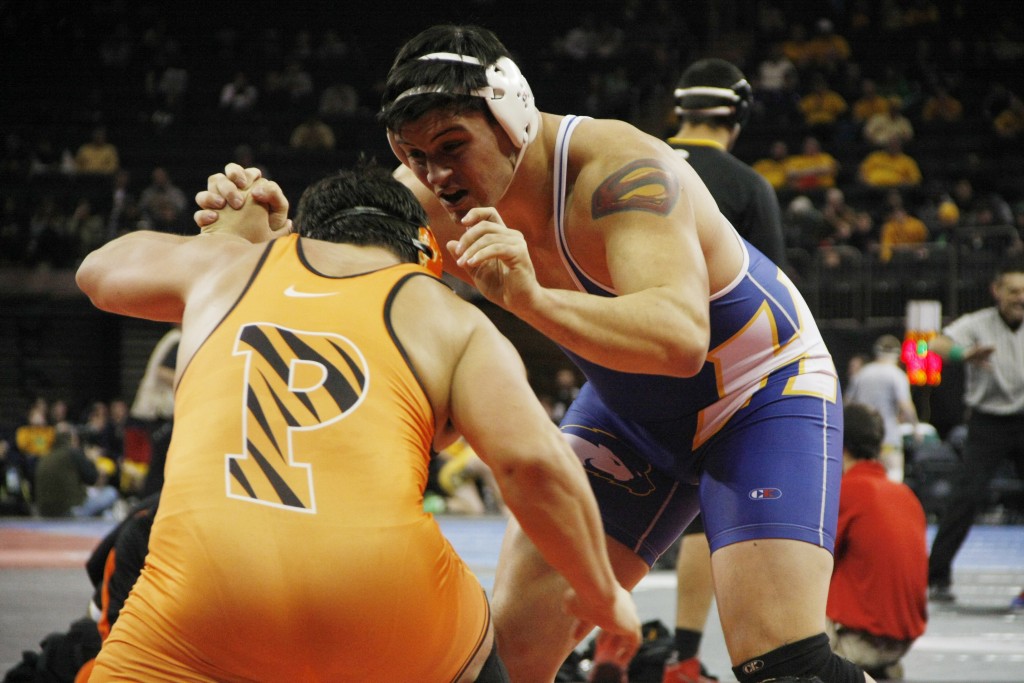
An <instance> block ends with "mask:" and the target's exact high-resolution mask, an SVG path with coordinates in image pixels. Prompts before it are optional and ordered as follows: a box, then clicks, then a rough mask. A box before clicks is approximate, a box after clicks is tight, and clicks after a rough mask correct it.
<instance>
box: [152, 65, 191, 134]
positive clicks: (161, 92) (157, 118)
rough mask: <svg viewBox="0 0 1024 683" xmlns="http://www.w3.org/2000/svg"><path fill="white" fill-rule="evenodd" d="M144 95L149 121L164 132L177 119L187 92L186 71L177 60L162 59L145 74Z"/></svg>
mask: <svg viewBox="0 0 1024 683" xmlns="http://www.w3.org/2000/svg"><path fill="white" fill-rule="evenodd" d="M144 87H145V91H146V95H147V96H148V97H149V100H150V103H151V106H152V113H151V114H150V120H151V122H152V123H153V125H154V126H155V127H156V129H157V130H164V129H165V128H167V127H168V126H170V125H171V124H172V123H174V121H175V120H176V119H177V117H178V115H179V114H180V113H181V110H182V107H183V106H184V99H185V93H186V92H187V91H188V71H187V70H186V69H185V68H184V67H183V66H182V65H181V62H180V61H179V60H178V59H177V58H173V59H172V58H170V57H168V58H167V59H162V60H161V62H160V63H159V64H158V65H155V68H153V69H150V71H149V72H148V73H147V74H146V81H145V86H144Z"/></svg>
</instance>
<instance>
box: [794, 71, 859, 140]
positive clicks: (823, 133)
mask: <svg viewBox="0 0 1024 683" xmlns="http://www.w3.org/2000/svg"><path fill="white" fill-rule="evenodd" d="M848 108H849V106H848V105H847V103H846V100H845V99H844V98H843V96H842V95H840V94H839V93H838V92H836V91H835V90H833V89H832V88H831V87H830V86H829V83H828V80H827V79H826V78H825V76H824V75H823V74H821V73H815V74H814V75H813V76H812V77H811V83H810V90H809V91H808V92H807V94H806V95H804V96H803V97H801V98H800V111H801V112H802V113H803V116H804V124H805V125H806V126H807V128H808V130H809V131H810V132H811V134H812V135H815V136H817V137H820V138H823V139H826V140H831V139H832V136H833V134H834V133H835V129H836V124H837V123H838V122H839V119H840V117H842V116H843V115H844V114H845V113H846V110H847V109H848Z"/></svg>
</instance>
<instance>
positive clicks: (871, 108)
mask: <svg viewBox="0 0 1024 683" xmlns="http://www.w3.org/2000/svg"><path fill="white" fill-rule="evenodd" d="M892 106H893V102H892V100H891V99H890V98H888V97H886V96H885V95H883V94H881V93H880V92H878V83H876V82H875V80H874V79H873V78H865V79H864V80H862V81H861V82H860V97H858V98H857V99H856V100H854V102H853V109H852V111H851V112H850V118H851V119H852V120H853V122H854V123H855V124H857V125H858V126H863V125H864V124H865V123H867V121H868V119H870V118H871V117H872V116H874V115H875V114H887V113H889V110H890V109H891V108H892Z"/></svg>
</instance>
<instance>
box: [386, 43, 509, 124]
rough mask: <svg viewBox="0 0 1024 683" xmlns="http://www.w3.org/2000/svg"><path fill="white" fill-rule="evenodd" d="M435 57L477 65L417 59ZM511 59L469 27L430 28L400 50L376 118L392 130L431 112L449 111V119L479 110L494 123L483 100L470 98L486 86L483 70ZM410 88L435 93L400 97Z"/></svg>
mask: <svg viewBox="0 0 1024 683" xmlns="http://www.w3.org/2000/svg"><path fill="white" fill-rule="evenodd" d="M435 52H450V53H453V54H457V55H466V56H469V57H475V58H477V59H478V60H480V64H469V63H464V62H457V61H448V60H421V59H419V58H420V57H422V56H424V55H429V54H432V53H435ZM511 56H512V55H511V54H510V53H509V51H508V49H507V48H506V47H505V46H504V45H503V44H502V43H501V41H500V40H498V37H497V36H496V35H494V33H493V32H491V31H489V30H488V29H485V28H481V27H479V26H472V25H465V26H456V25H453V24H439V25H437V26H431V27H430V28H428V29H426V30H424V31H422V32H421V33H419V34H418V35H416V36H415V37H413V38H412V39H410V40H409V41H408V42H407V43H406V44H405V45H403V46H402V48H401V49H400V50H399V51H398V55H397V56H396V57H395V61H394V63H393V64H392V65H391V70H390V71H389V72H388V77H387V81H386V82H385V84H384V93H383V95H382V97H381V108H380V112H378V114H377V118H378V120H380V121H381V122H382V123H383V124H384V125H385V127H387V129H388V130H392V131H397V130H399V129H400V128H401V127H402V126H403V125H405V124H406V123H409V122H411V121H415V120H417V119H419V118H420V117H422V116H423V115H424V114H426V113H428V112H431V111H435V110H447V111H450V112H451V113H453V114H460V113H463V112H466V111H479V112H483V113H485V114H486V115H487V116H488V117H491V118H493V117H492V115H491V112H490V109H489V108H488V107H487V103H486V101H485V100H484V99H483V98H481V97H476V96H474V95H471V94H470V93H471V92H473V91H474V90H476V89H478V88H483V87H486V86H487V75H486V73H485V70H486V67H487V66H488V65H490V64H493V63H494V62H496V61H497V60H498V58H499V57H509V58H511ZM413 88H430V89H433V88H436V89H437V90H438V91H439V92H425V93H419V94H417V95H416V96H415V97H411V96H406V97H400V96H401V95H403V94H404V93H407V92H408V91H409V90H411V89H413Z"/></svg>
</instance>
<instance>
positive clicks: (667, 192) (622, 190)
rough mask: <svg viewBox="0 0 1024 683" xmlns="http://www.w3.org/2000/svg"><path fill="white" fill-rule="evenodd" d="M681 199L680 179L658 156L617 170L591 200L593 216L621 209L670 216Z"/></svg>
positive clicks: (601, 215)
mask: <svg viewBox="0 0 1024 683" xmlns="http://www.w3.org/2000/svg"><path fill="white" fill-rule="evenodd" d="M678 199H679V178H677V177H676V175H675V174H674V173H672V172H671V171H669V170H668V169H667V168H666V167H665V166H664V165H663V164H662V163H661V162H660V161H658V160H657V159H637V160H636V161H633V162H630V163H628V164H626V165H625V166H623V167H622V168H620V169H619V170H617V171H615V172H614V173H612V174H611V175H609V176H608V177H607V178H605V179H604V182H602V183H601V185H600V186H599V187H598V188H597V190H596V191H595V192H594V195H593V197H592V199H591V203H590V214H591V217H592V218H595V219H597V218H603V217H605V216H607V215H609V214H613V213H618V212H619V211H647V212H650V213H656V214H659V215H661V216H667V215H668V214H669V213H670V212H671V211H672V207H673V206H675V204H676V200H678Z"/></svg>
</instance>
